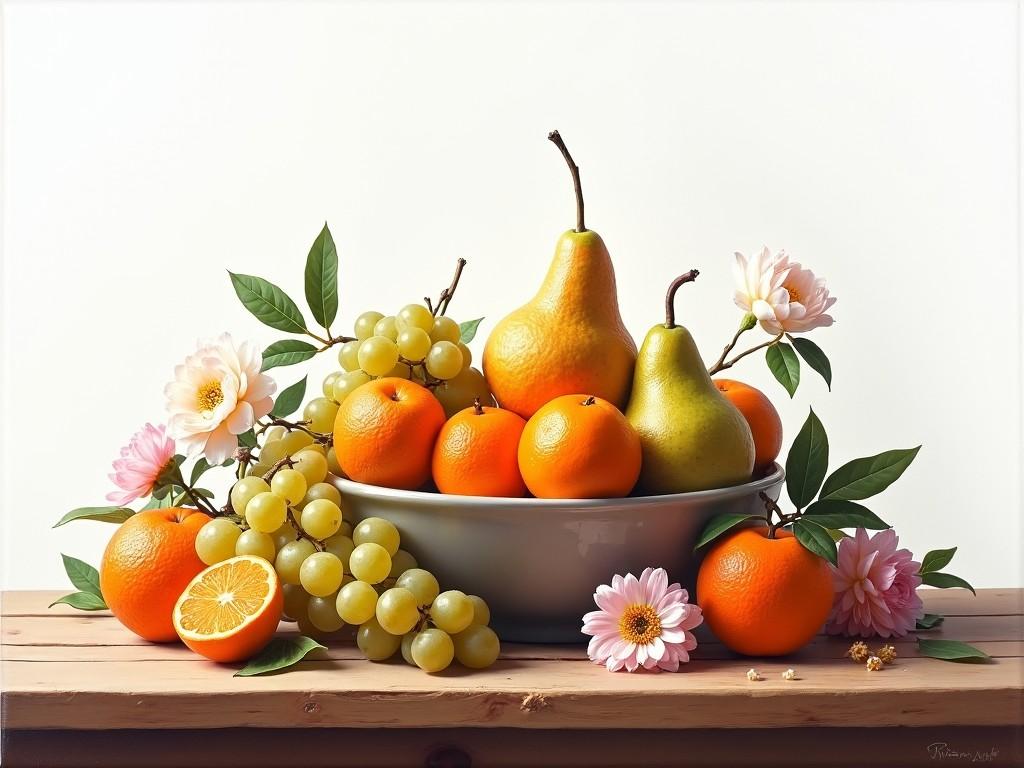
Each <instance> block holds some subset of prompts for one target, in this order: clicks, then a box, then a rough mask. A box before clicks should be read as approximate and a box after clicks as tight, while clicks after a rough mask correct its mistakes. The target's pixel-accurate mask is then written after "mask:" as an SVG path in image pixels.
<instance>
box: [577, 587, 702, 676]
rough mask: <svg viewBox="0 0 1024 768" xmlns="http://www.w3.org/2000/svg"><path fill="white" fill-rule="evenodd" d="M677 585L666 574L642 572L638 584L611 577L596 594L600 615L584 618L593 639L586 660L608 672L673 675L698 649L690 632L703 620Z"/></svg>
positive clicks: (589, 614)
mask: <svg viewBox="0 0 1024 768" xmlns="http://www.w3.org/2000/svg"><path fill="white" fill-rule="evenodd" d="M688 600H689V595H687V593H686V590H685V589H682V588H681V587H680V586H679V585H678V584H669V583H668V574H667V573H665V569H664V568H645V569H644V572H643V573H642V574H640V578H639V579H637V577H636V576H634V575H633V574H631V573H628V574H626V578H622V577H621V576H614V577H613V578H612V585H611V586H610V587H609V586H608V585H607V584H602V585H601V586H599V587H598V588H597V592H595V593H594V602H595V603H597V606H598V608H600V609H601V610H599V611H591V612H590V613H588V614H587V615H586V616H584V617H583V633H584V634H587V635H592V639H591V640H590V645H589V646H588V647H587V655H588V656H590V659H591V661H593V662H595V663H596V664H604V665H605V666H606V667H607V668H608V671H609V672H617V671H619V670H620V669H622V668H625V669H626V670H627V671H629V672H633V671H635V670H637V669H639V668H640V667H643V668H644V669H651V670H654V671H656V672H658V671H661V670H663V669H664V670H668V671H669V672H677V671H678V670H679V664H680V662H687V661H689V660H690V654H689V651H692V650H693V649H694V648H696V647H697V638H696V637H694V636H693V633H692V632H690V631H689V630H692V629H693V628H694V627H696V626H698V625H699V624H700V623H701V622H702V621H703V620H704V617H703V616H701V612H700V608H699V607H697V606H696V605H690V604H689V603H688V602H687V601H688Z"/></svg>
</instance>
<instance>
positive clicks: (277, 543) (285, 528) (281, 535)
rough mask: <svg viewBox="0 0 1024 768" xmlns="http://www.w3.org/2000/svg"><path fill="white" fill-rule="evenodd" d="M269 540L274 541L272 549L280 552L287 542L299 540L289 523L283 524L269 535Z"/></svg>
mask: <svg viewBox="0 0 1024 768" xmlns="http://www.w3.org/2000/svg"><path fill="white" fill-rule="evenodd" d="M270 538H272V539H273V540H274V548H275V549H277V550H280V549H281V547H283V546H284V545H285V544H287V543H288V542H290V541H295V540H296V539H297V538H299V534H298V533H296V531H295V529H294V528H293V527H292V524H291V523H289V522H285V523H284V524H283V525H282V526H281V527H280V528H278V529H277V530H276V531H274V532H273V533H272V534H270Z"/></svg>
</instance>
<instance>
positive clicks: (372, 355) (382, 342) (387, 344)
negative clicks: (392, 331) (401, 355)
mask: <svg viewBox="0 0 1024 768" xmlns="http://www.w3.org/2000/svg"><path fill="white" fill-rule="evenodd" d="M397 362H398V345H397V344H395V342H393V341H392V340H391V339H389V338H388V337H387V336H371V337H370V338H368V339H367V340H366V341H364V342H363V345H362V346H361V347H359V367H360V368H362V369H363V370H364V371H365V372H366V373H368V374H370V375H371V376H383V375H384V374H385V373H387V372H388V371H390V370H391V369H392V368H394V367H395V363H397Z"/></svg>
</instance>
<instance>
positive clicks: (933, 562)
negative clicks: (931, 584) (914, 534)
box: [920, 547, 956, 574]
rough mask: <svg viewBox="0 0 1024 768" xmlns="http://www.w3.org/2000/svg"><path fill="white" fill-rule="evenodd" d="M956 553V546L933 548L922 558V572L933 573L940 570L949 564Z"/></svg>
mask: <svg viewBox="0 0 1024 768" xmlns="http://www.w3.org/2000/svg"><path fill="white" fill-rule="evenodd" d="M955 554H956V547H953V548H952V549H933V550H932V551H931V552H929V553H928V554H927V555H925V556H924V557H923V558H922V559H921V570H920V573H922V574H924V573H931V572H933V571H939V570H942V569H943V568H945V567H946V566H947V565H949V561H950V560H952V559H953V555H955Z"/></svg>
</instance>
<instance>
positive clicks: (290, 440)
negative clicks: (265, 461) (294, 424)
mask: <svg viewBox="0 0 1024 768" xmlns="http://www.w3.org/2000/svg"><path fill="white" fill-rule="evenodd" d="M312 442H313V436H312V435H310V434H309V433H307V432H303V431H302V430H301V429H294V430H292V431H291V432H289V433H288V434H287V435H285V436H284V437H282V438H281V445H282V446H283V447H284V454H282V455H287V456H291V455H292V454H294V453H296V452H297V451H300V450H302V449H303V448H305V447H306V446H308V445H311V444H312Z"/></svg>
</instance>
